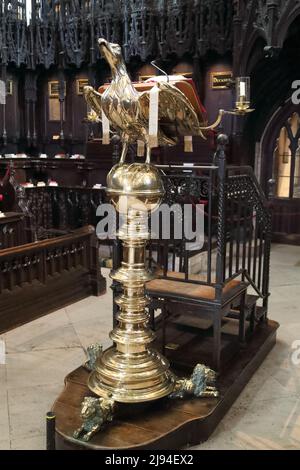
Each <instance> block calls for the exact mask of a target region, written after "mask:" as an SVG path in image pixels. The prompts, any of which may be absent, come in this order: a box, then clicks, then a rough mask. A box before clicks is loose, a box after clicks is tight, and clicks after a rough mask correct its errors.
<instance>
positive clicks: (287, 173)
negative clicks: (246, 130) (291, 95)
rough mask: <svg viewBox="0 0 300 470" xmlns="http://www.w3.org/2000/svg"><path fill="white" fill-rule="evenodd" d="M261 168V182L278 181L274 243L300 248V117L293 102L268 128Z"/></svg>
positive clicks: (278, 113)
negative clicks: (293, 244) (290, 244)
mask: <svg viewBox="0 0 300 470" xmlns="http://www.w3.org/2000/svg"><path fill="white" fill-rule="evenodd" d="M260 166H261V175H262V177H261V179H262V181H264V182H267V181H269V180H271V179H273V180H274V181H275V187H274V208H273V239H274V241H277V242H283V243H297V244H300V117H299V107H298V106H295V105H293V104H292V102H291V101H290V100H289V101H288V102H286V103H285V105H284V106H282V107H280V108H278V110H277V111H276V112H275V113H274V114H273V116H272V117H271V119H270V121H269V123H268V124H267V126H266V128H265V132H264V134H263V136H262V140H261V163H260Z"/></svg>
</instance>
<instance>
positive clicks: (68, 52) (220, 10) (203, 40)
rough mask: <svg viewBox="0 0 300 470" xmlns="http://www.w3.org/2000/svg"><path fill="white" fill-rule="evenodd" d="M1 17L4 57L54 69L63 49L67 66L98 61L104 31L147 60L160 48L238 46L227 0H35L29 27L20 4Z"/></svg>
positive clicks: (201, 52) (163, 52)
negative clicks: (19, 13) (18, 10)
mask: <svg viewBox="0 0 300 470" xmlns="http://www.w3.org/2000/svg"><path fill="white" fill-rule="evenodd" d="M1 16H2V20H3V21H2V25H1V35H0V38H1V49H2V48H3V47H4V49H3V50H2V54H1V58H2V62H3V63H14V64H16V66H17V67H19V66H20V65H22V64H26V65H27V66H28V67H29V68H31V69H34V68H36V67H37V66H38V65H43V66H44V67H45V68H46V69H48V68H49V67H50V66H51V65H52V64H53V63H54V62H55V55H56V54H57V52H60V51H62V50H63V51H64V54H65V58H64V60H65V66H69V65H75V66H76V67H80V66H81V64H82V63H83V62H88V63H89V64H94V63H95V61H96V60H97V59H98V58H99V54H98V48H97V43H96V41H97V38H98V37H99V36H104V37H106V39H107V40H109V41H117V42H121V43H123V46H124V52H125V59H126V60H127V61H129V60H130V58H131V57H133V56H139V57H140V58H141V60H142V61H145V60H146V59H147V58H148V57H150V56H152V57H155V56H156V55H157V52H158V51H159V52H160V54H161V56H162V57H164V56H166V55H167V54H169V53H175V54H177V55H178V56H179V57H182V55H183V54H185V53H194V54H195V53H196V54H198V55H200V56H202V55H204V54H205V53H206V52H207V51H208V50H210V49H215V50H217V52H220V53H224V51H226V50H230V49H231V46H232V37H231V32H230V31H231V22H232V9H231V2H227V1H226V0H218V1H214V2H211V1H208V0H171V1H168V2H167V1H165V0H142V1H137V0H122V1H119V0H112V1H108V0H96V1H94V2H77V1H76V0H72V1H64V0H60V1H57V2H55V4H52V2H47V3H46V2H43V4H42V5H41V6H40V3H39V2H33V16H32V21H31V22H30V24H29V26H27V25H26V19H25V16H24V17H23V18H22V19H19V18H18V17H17V16H16V14H15V12H14V8H12V9H10V10H8V9H5V10H4V12H2V13H1ZM195 35H196V37H197V41H195V40H194V38H195ZM157 39H158V44H157ZM157 46H158V47H157Z"/></svg>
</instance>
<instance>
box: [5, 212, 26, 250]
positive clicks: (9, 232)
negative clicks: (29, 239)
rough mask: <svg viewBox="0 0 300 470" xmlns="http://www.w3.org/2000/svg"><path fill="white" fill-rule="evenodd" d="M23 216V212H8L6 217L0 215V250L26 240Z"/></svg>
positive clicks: (20, 243)
mask: <svg viewBox="0 0 300 470" xmlns="http://www.w3.org/2000/svg"><path fill="white" fill-rule="evenodd" d="M23 218H24V215H23V214H22V213H21V214H18V213H14V212H6V213H5V217H0V250H4V249H5V248H10V247H12V246H18V245H22V244H23V243H24V242H25V240H24V226H23Z"/></svg>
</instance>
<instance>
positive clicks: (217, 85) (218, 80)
mask: <svg viewBox="0 0 300 470" xmlns="http://www.w3.org/2000/svg"><path fill="white" fill-rule="evenodd" d="M231 80H232V72H231V71H223V72H211V88H212V89H213V90H226V89H228V86H227V84H228V82H230V81H231Z"/></svg>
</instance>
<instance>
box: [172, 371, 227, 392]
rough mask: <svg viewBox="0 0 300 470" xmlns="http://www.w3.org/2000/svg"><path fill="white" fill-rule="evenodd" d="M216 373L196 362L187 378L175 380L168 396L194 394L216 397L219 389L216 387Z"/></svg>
mask: <svg viewBox="0 0 300 470" xmlns="http://www.w3.org/2000/svg"><path fill="white" fill-rule="evenodd" d="M216 379H217V374H216V372H215V371H214V370H212V369H210V368H209V367H206V366H204V365H203V364H197V365H196V367H195V368H194V370H193V373H192V375H191V377H190V378H189V379H178V380H177V381H176V385H175V388H174V390H173V392H172V393H171V394H170V395H169V397H170V398H184V397H185V396H186V395H194V396H195V397H198V398H205V397H212V398H217V397H218V396H219V391H218V390H217V388H216Z"/></svg>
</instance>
